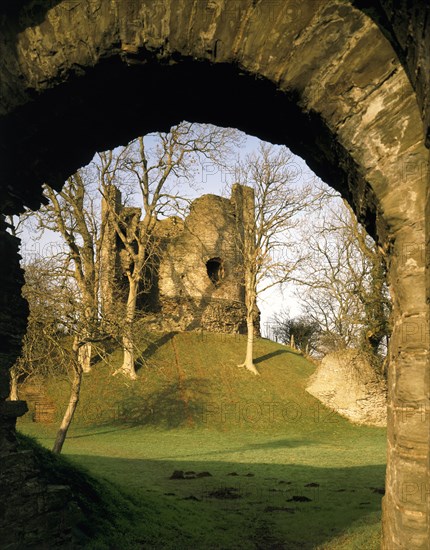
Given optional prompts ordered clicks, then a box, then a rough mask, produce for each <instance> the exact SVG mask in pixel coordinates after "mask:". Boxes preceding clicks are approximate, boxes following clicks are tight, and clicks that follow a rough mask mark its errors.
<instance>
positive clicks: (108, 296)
mask: <svg viewBox="0 0 430 550" xmlns="http://www.w3.org/2000/svg"><path fill="white" fill-rule="evenodd" d="M111 191H112V192H111V195H112V197H111V199H112V201H113V202H112V203H113V204H115V209H116V212H117V213H118V212H119V216H120V219H121V220H122V223H123V225H124V229H125V231H126V230H127V224H132V223H138V216H139V215H140V210H139V209H136V208H123V207H122V206H121V204H120V200H121V197H120V194H118V192H117V191H114V190H111ZM111 209H112V210H111V213H109V212H107V210H105V211H104V216H105V217H106V220H107V222H109V218H110V216H111V215H118V214H113V212H114V210H113V208H112V205H111ZM253 216H254V192H253V190H252V189H251V188H249V187H245V186H241V185H235V186H234V187H233V190H232V197H231V199H227V198H223V197H219V196H216V195H203V196H202V197H200V198H198V199H196V200H195V201H193V203H192V205H191V208H190V213H189V215H188V216H187V218H186V219H185V220H181V219H179V218H177V217H172V218H167V219H164V220H160V221H159V222H158V223H157V226H156V229H155V233H154V239H156V241H157V242H158V247H157V254H156V255H155V256H154V258H152V259H151V261H150V265H148V266H147V272H148V274H147V277H148V279H149V281H150V282H149V285H148V284H146V285H145V286H144V287H143V288H141V298H140V301H139V306H140V307H141V308H142V309H143V310H144V311H145V313H146V314H149V315H148V318H149V320H150V322H149V325H148V326H149V327H151V328H153V329H159V330H198V329H203V330H208V331H211V332H229V333H242V332H245V330H246V307H245V303H244V299H245V296H244V266H243V254H242V242H243V234H244V228H245V227H246V226H247V225H248V224H250V223H253ZM107 226H108V227H110V226H109V223H107ZM130 234H133V231H132V230H131V228H130ZM127 258H128V254H127V252H126V251H125V250H124V247H123V246H122V243H121V242H120V241H119V239H118V238H116V237H115V234H114V232H113V233H112V231H108V233H107V235H106V238H105V241H104V246H103V253H102V260H103V266H102V276H103V284H102V294H103V300H102V302H103V303H104V304H112V303H114V301H116V303H117V304H118V300H119V301H121V299H122V300H124V296H122V297H121V296H120V294H118V292H117V293H116V294H117V295H116V297H114V295H115V291H114V288H118V283H119V281H120V280H121V277H122V276H123V272H124V271H125V269H126V267H127V265H126V264H127V261H128V259H127ZM116 309H118V308H117V307H116ZM151 313H152V314H153V315H152V316H151ZM256 324H257V327H256V332H257V334H258V333H259V327H258V315H256Z"/></svg>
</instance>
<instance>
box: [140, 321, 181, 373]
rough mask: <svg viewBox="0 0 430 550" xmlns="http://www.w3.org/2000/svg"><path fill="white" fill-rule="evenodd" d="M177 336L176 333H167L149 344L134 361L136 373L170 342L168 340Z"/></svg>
mask: <svg viewBox="0 0 430 550" xmlns="http://www.w3.org/2000/svg"><path fill="white" fill-rule="evenodd" d="M175 334H177V332H174V331H172V332H167V333H166V334H163V336H161V337H160V338H158V339H157V340H155V342H151V343H150V344H149V345H148V347H147V348H146V349H145V351H144V352H143V353H142V354H141V355H140V356H139V357H138V358H137V360H136V372H137V371H139V369H141V368H142V367H145V366H147V361H148V359H150V358H151V357H152V356H153V355H154V354H155V353H156V352H157V351H158V350H159V349H160V348H161V347H163V346H164V345H165V344H167V343H168V342H170V340H171V339H172V338H173V337H174V336H175Z"/></svg>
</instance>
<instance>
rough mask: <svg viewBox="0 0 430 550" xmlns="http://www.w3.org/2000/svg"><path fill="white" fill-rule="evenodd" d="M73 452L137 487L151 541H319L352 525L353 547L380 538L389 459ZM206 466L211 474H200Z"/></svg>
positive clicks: (92, 467)
mask: <svg viewBox="0 0 430 550" xmlns="http://www.w3.org/2000/svg"><path fill="white" fill-rule="evenodd" d="M70 458H71V459H72V460H73V461H74V462H77V463H79V464H81V465H83V466H85V467H86V468H88V470H89V471H91V472H94V474H96V475H101V476H103V477H106V478H108V479H109V480H110V481H112V482H114V483H116V484H118V485H119V486H120V487H121V489H122V490H126V491H129V492H130V493H132V494H133V497H134V499H135V501H137V502H139V503H140V506H141V508H142V515H141V517H142V525H141V526H137V527H136V528H137V529H140V530H141V532H140V536H142V535H143V536H144V538H145V541H146V544H147V546H144V547H145V548H146V547H148V548H151V547H155V546H157V547H160V545H161V546H162V547H163V548H166V549H169V548H186V547H187V548H190V547H194V548H196V549H200V548H223V549H230V548H231V549H233V548H234V549H240V548H273V549H288V550H289V549H296V548H297V549H298V548H304V549H312V548H315V547H317V546H318V545H321V544H329V543H330V541H332V540H333V539H334V538H336V537H337V536H340V535H342V534H345V533H346V536H347V537H349V538H350V539H351V546H348V548H349V547H351V548H361V547H366V548H369V550H370V549H371V548H377V547H378V544H379V523H378V522H379V514H380V509H381V495H380V494H378V493H376V492H375V491H374V488H375V487H383V483H384V473H385V466H384V465H382V464H381V465H370V466H369V465H367V466H357V467H349V468H317V467H314V466H304V465H297V464H286V465H280V464H260V463H249V462H248V463H238V462H221V461H210V460H209V461H195V460H190V461H188V460H181V459H175V460H168V461H166V460H141V459H140V460H138V459H125V458H111V457H105V456H86V455H73V456H70ZM174 470H182V471H186V472H188V475H189V476H190V477H188V478H185V479H184V478H182V479H170V477H171V474H172V473H173V471H174ZM199 472H205V473H207V472H209V473H210V476H207V477H202V478H199V477H198V476H197V474H198V473H199ZM194 474H196V475H194ZM233 496H234V498H233ZM150 516H151V517H152V520H150ZM154 518H156V519H154ZM149 521H151V524H150V525H149ZM363 524H364V525H365V528H364V531H365V534H366V537H367V538H366V543H363V541H362V540H358V541H357V540H356V539H354V537H355V536H357V535H356V534H355V529H356V526H357V525H359V526H363ZM145 525H146V527H145ZM361 528H362V527H361ZM145 530H146V531H147V532H145ZM360 536H362V535H360ZM369 537H370V539H369ZM348 540H349V539H348ZM369 540H371V541H372V544H370V543H369ZM373 543H374V544H373ZM152 545H154V546H152ZM328 547H330V546H328Z"/></svg>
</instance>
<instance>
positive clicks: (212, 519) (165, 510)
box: [19, 333, 386, 549]
mask: <svg viewBox="0 0 430 550" xmlns="http://www.w3.org/2000/svg"><path fill="white" fill-rule="evenodd" d="M244 345H245V340H244V338H242V337H233V336H231V337H227V336H221V335H211V336H209V335H198V334H195V333H185V334H169V335H159V336H158V337H157V336H152V341H151V342H149V343H148V348H147V350H146V352H145V353H144V354H143V356H142V357H141V358H140V364H141V368H140V369H139V372H138V374H139V379H138V380H137V381H136V382H135V383H130V382H127V381H126V380H124V379H122V378H120V377H118V376H117V377H114V378H113V377H112V376H111V375H110V373H111V371H112V370H113V369H114V368H116V367H117V365H118V360H119V357H120V355H119V353H118V352H117V351H114V352H113V353H112V354H111V356H110V357H109V362H105V363H103V364H98V365H97V364H96V365H95V367H94V370H93V372H92V373H91V374H89V375H86V376H85V380H84V384H83V390H82V398H81V403H80V405H79V411H78V414H77V415H76V419H75V420H76V422H75V424H74V426H73V429H72V430H71V431H70V434H69V437H68V439H67V441H66V443H65V447H64V450H63V454H64V455H66V456H67V457H68V458H69V459H70V460H71V461H72V463H74V464H76V465H79V466H83V467H85V468H86V469H87V470H88V472H89V473H90V474H92V475H94V476H96V478H97V479H102V480H106V481H107V482H108V483H109V484H113V487H114V488H118V490H119V491H120V492H121V494H122V495H126V497H128V496H129V497H130V503H129V506H130V510H129V511H128V512H127V511H124V503H123V502H122V501H121V502H122V504H121V507H120V509H118V511H117V514H118V518H116V520H115V518H113V520H115V521H116V528H115V532H116V536H117V537H120V538H117V539H115V540H116V542H115V541H114V542H113V541H112V533H108V532H104V533H103V532H98V533H95V534H94V535H93V536H92V539H93V542H92V543H91V544H87V545H86V547H89V548H91V547H92V548H130V549H131V548H163V549H164V548H166V549H168V548H176V549H182V548H192V547H194V548H197V549H200V548H202V549H203V548H205V549H206V548H210V549H212V548H213V549H233V548H235V549H241V548H243V549H248V548H249V549H260V548H261V549H267V548H269V549H271V548H273V549H295V548H309V549H310V548H327V549H331V548H333V549H341V548H342V549H346V548H357V549H359V548H360V549H361V548H366V549H373V548H374V549H376V548H379V544H380V510H381V498H382V493H383V487H384V473H385V436H386V434H385V430H383V429H380V428H371V427H364V426H354V425H352V424H350V423H349V422H348V421H346V420H345V419H343V418H341V417H340V416H338V415H337V414H335V413H332V412H331V411H328V410H327V409H325V408H324V407H323V406H322V405H320V404H319V402H318V401H317V400H315V399H314V398H313V397H312V396H310V395H309V394H307V393H306V392H305V391H304V388H305V386H306V380H307V378H308V377H309V375H310V374H311V373H312V372H313V370H314V368H315V367H314V365H313V364H312V363H310V362H308V361H306V359H304V358H303V357H302V356H301V355H300V354H298V353H296V352H293V351H292V350H290V349H288V348H285V347H284V346H281V345H278V344H274V343H272V342H269V341H267V340H263V339H260V340H258V341H257V345H256V353H255V357H256V363H257V367H258V369H259V371H260V373H261V376H259V377H254V376H253V375H252V374H249V373H247V372H245V371H243V370H242V369H238V368H237V367H236V364H237V363H238V362H239V361H240V360H241V359H242V354H243V352H244ZM108 363H109V364H108ZM48 393H49V395H50V397H51V398H52V399H53V400H54V401H55V403H56V405H57V409H58V415H59V416H60V415H61V411H62V408H63V407H64V405H65V402H66V399H67V383H66V382H62V383H57V384H55V385H54V384H50V385H49V388H48ZM19 428H20V430H21V431H22V432H24V433H26V434H30V435H33V436H35V437H37V439H38V440H39V442H40V443H42V444H43V445H44V446H47V447H50V446H51V445H52V442H53V437H54V435H55V428H56V426H55V424H54V425H52V424H50V425H42V424H35V423H33V422H31V413H30V414H28V415H26V417H24V418H23V419H22V420H21V421H20V424H19ZM174 471H178V472H183V477H182V476H181V474H177V477H178V479H171V477H172V474H173V472H174ZM109 486H111V485H109ZM108 498H110V497H108ZM111 513H112V514H115V512H111ZM119 516H121V517H119ZM118 540H120V541H121V542H120V543H118ZM118 544H120V546H118Z"/></svg>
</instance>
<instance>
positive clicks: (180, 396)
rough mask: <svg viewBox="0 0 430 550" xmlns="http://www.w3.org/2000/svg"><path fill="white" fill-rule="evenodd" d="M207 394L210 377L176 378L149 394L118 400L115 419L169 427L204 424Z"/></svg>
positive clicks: (136, 424)
mask: <svg viewBox="0 0 430 550" xmlns="http://www.w3.org/2000/svg"><path fill="white" fill-rule="evenodd" d="M191 396H192V399H191ZM208 396H210V384H209V381H208V380H205V379H199V378H188V379H185V380H182V381H175V382H172V383H170V384H168V385H167V386H165V387H164V388H161V389H157V390H155V391H153V392H152V393H151V394H149V395H146V396H142V395H130V396H129V397H125V398H124V399H122V400H121V402H120V403H119V406H118V410H117V411H116V419H115V420H116V421H117V422H119V423H126V424H127V425H131V426H157V427H162V428H167V429H172V428H178V427H180V426H193V425H194V424H195V423H198V424H201V419H202V418H203V411H204V410H205V407H206V404H207V402H208V399H209V397H208Z"/></svg>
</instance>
